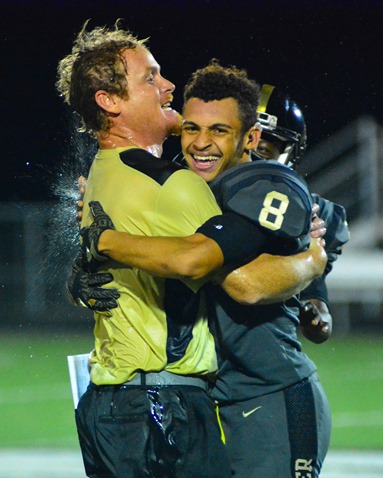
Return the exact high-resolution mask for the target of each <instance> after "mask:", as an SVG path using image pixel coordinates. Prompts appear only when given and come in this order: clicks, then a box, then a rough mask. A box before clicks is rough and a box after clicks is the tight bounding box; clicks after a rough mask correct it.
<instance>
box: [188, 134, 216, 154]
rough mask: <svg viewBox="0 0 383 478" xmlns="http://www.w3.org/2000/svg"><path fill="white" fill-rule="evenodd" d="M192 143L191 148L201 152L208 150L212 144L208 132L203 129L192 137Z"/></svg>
mask: <svg viewBox="0 0 383 478" xmlns="http://www.w3.org/2000/svg"><path fill="white" fill-rule="evenodd" d="M192 143H193V146H194V147H195V148H196V149H198V150H199V151H203V150H204V149H206V148H208V147H209V146H211V143H212V141H211V137H210V134H209V132H208V131H207V130H205V129H201V130H200V131H198V133H196V135H195V136H194V137H193V142H192Z"/></svg>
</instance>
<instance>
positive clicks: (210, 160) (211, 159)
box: [191, 154, 219, 164]
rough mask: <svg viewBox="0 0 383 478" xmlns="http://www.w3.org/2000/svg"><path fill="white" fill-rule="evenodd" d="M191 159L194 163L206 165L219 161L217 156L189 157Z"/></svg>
mask: <svg viewBox="0 0 383 478" xmlns="http://www.w3.org/2000/svg"><path fill="white" fill-rule="evenodd" d="M191 156H192V158H193V159H194V161H195V162H196V163H201V164H207V163H215V162H216V161H218V160H219V157H218V156H197V155H195V154H192V155H191Z"/></svg>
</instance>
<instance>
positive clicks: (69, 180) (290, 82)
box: [0, 0, 383, 478]
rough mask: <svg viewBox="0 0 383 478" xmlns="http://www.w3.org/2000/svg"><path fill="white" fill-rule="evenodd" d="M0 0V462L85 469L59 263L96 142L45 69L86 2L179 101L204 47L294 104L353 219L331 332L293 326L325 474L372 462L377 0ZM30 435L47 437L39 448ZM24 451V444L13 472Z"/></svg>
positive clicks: (38, 439)
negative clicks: (323, 436) (313, 396)
mask: <svg viewBox="0 0 383 478" xmlns="http://www.w3.org/2000/svg"><path fill="white" fill-rule="evenodd" d="M0 6H1V12H0V26H1V29H0V39H1V41H0V44H1V50H2V52H1V71H2V75H1V85H2V92H3V94H2V103H3V109H2V111H3V114H2V119H1V121H2V128H1V132H2V143H3V153H2V162H1V165H2V168H1V175H0V228H1V233H0V329H1V335H0V342H1V347H0V363H1V370H2V371H1V381H0V415H1V420H0V464H2V466H0V477H2V478H12V477H13V476H15V477H16V476H17V478H20V477H22V476H28V477H29V478H30V477H33V476H36V477H37V476H38V477H39V478H43V477H44V476H45V475H44V471H43V470H42V469H41V466H40V468H39V469H38V471H36V475H34V474H33V471H31V470H33V463H34V461H33V460H35V462H36V463H40V464H41V463H45V465H44V466H45V468H44V470H45V471H46V473H47V475H46V476H50V477H51V478H52V477H53V476H56V475H53V474H52V473H53V471H52V469H53V468H55V469H56V468H60V466H56V465H57V464H58V463H60V464H61V463H63V465H62V466H61V470H62V469H65V470H66V471H65V473H64V474H63V475H62V476H63V477H64V476H65V477H66V478H69V477H71V476H73V478H76V477H77V478H81V477H82V476H83V474H82V472H81V460H79V449H78V445H77V438H76V432H75V425H74V419H73V403H72V398H71V392H70V385H69V378H68V372H67V364H66V356H67V355H71V354H77V353H84V352H87V351H88V350H90V349H91V348H92V327H93V322H92V317H91V314H89V313H88V312H87V311H82V310H78V309H76V308H75V307H72V306H71V305H69V304H68V302H67V299H66V293H65V279H66V277H67V275H68V273H69V268H70V264H71V260H72V258H73V255H74V253H75V251H76V244H77V229H76V221H75V207H74V203H75V199H76V186H75V182H76V178H77V177H78V175H79V174H80V173H81V174H86V173H87V170H88V167H89V164H90V161H91V158H92V155H93V153H94V144H93V143H92V141H90V140H89V139H88V138H86V137H83V136H81V135H79V134H78V133H77V132H76V125H75V124H74V121H73V117H72V115H71V114H70V112H69V111H68V110H67V109H66V107H65V106H64V105H63V102H62V100H61V98H59V97H58V95H57V94H56V91H55V81H56V68H57V63H58V61H59V60H60V59H61V58H62V57H63V56H64V55H66V54H67V53H68V52H69V51H70V49H71V46H72V41H73V39H74V36H75V35H76V34H77V33H78V31H79V30H80V29H81V27H82V25H83V23H84V22H85V21H86V20H87V19H89V18H90V19H91V20H90V25H91V26H96V25H104V24H107V25H112V24H113V23H114V22H115V20H116V19H117V18H122V19H124V20H123V25H125V26H126V27H128V28H130V29H131V30H132V31H133V33H134V34H136V35H137V36H138V37H140V38H146V37H150V40H149V46H150V48H151V50H152V52H153V54H154V56H155V58H156V59H157V60H158V62H159V63H160V64H161V66H162V73H163V75H164V76H166V77H167V78H168V79H170V80H171V81H173V82H174V83H175V84H176V85H177V89H176V91H175V101H174V105H175V106H176V108H180V107H181V104H182V87H183V85H184V84H185V82H186V80H187V79H188V77H189V75H190V73H191V72H192V71H193V70H195V69H196V68H199V67H202V66H204V65H205V64H207V63H208V61H209V60H210V58H213V57H214V58H218V59H219V60H220V61H221V63H222V64H224V65H232V64H234V65H236V66H237V67H240V68H246V69H247V70H248V72H249V75H250V76H251V77H253V78H255V79H257V80H258V82H259V83H271V84H275V85H277V86H279V87H280V88H282V89H283V90H285V91H287V92H288V93H289V94H290V96H291V97H292V98H293V99H294V100H295V101H296V102H297V103H298V105H299V106H300V107H301V108H302V110H303V113H304V115H305V118H306V123H307V129H308V151H307V153H306V155H305V158H304V160H303V163H302V164H301V166H300V170H299V171H300V172H301V173H302V174H303V175H304V176H305V177H306V179H307V181H308V182H309V185H310V187H311V190H312V191H314V192H317V193H319V194H321V195H322V196H324V197H326V198H328V199H331V200H332V201H335V202H338V203H341V204H343V205H344V206H345V207H346V209H347V212H348V219H349V225H350V230H351V241H350V243H349V244H347V245H346V247H345V248H344V252H343V254H342V256H341V257H340V258H339V259H338V261H337V262H336V264H335V266H334V269H333V271H332V272H331V274H330V276H329V278H328V285H329V289H330V298H331V304H332V308H331V310H332V314H333V317H334V320H335V326H334V336H333V338H332V339H331V340H330V341H329V342H327V343H325V344H322V345H320V346H316V345H312V344H309V343H308V342H307V341H305V340H304V339H302V343H303V347H304V350H305V351H306V352H307V353H308V354H309V355H310V356H311V357H312V358H313V359H314V361H315V362H316V363H317V365H318V369H319V372H320V375H321V378H322V381H323V383H324V386H325V388H326V390H327V393H328V395H329V398H330V403H331V406H332V409H333V418H334V431H333V439H332V444H331V452H332V453H333V454H332V455H331V456H335V454H336V453H338V455H337V456H341V461H340V462H337V463H338V465H332V466H338V468H339V470H340V471H339V470H338V472H339V473H341V472H342V470H346V472H345V473H346V474H344V475H336V474H335V471H333V470H334V468H332V469H331V470H329V471H328V472H327V474H326V475H325V474H323V476H325V477H327V476H328V477H333V478H337V477H338V476H348V477H351V476H354V475H353V474H352V473H353V472H355V470H356V469H357V468H356V465H355V463H354V464H353V465H352V466H351V465H350V463H351V461H350V460H351V458H350V456H351V457H353V458H354V459H355V457H356V456H359V455H358V454H357V453H356V452H360V451H364V452H365V453H367V452H368V453H369V454H367V455H363V456H364V457H365V459H364V461H362V463H363V464H362V465H361V467H362V468H361V469H363V472H360V473H359V475H358V476H363V477H364V478H368V477H369V476H383V465H382V464H381V459H380V457H381V456H382V454H383V406H382V400H381V397H382V395H383V355H382V352H381V350H382V345H381V344H382V340H381V339H382V331H383V305H382V304H383V250H382V249H383V219H382V218H383V214H382V206H383V148H382V137H383V136H382V125H383V87H382V84H383V81H382V80H383V78H382V77H383V70H382V54H381V52H380V48H381V45H382V35H381V25H382V22H383V5H382V2H381V1H379V0H376V1H373V0H364V1H363V2H360V1H355V0H336V1H334V0H332V1H327V0H321V1H320V2H318V1H315V0H305V1H304V2H303V1H300V0H290V1H287V0H286V1H283V0H279V1H277V0H267V1H266V0H264V1H261V0H252V1H251V0H139V1H132V0H125V1H119V0H116V1H113V0H109V1H101V0H92V1H90V0H82V1H81V2H77V1H71V0H65V1H64V0H50V1H39V0H35V1H27V0H24V1H21V0H12V1H10V2H8V1H5V0H2V1H1V2H0ZM178 151H179V146H178V140H177V139H176V138H171V139H170V140H168V142H167V144H166V146H165V154H167V155H168V156H169V157H173V156H174V155H175V154H177V153H178ZM36 450H38V452H39V453H41V452H42V451H44V450H45V451H47V452H46V453H45V455H44V459H43V458H42V455H41V454H40V455H35V452H36ZM52 450H55V452H53V451H52ZM350 450H351V455H342V454H341V453H349V452H350ZM20 451H22V455H21V456H23V457H27V456H28V457H29V458H30V461H29V471H28V472H25V473H26V474H25V475H23V472H22V471H21V469H20V468H18V467H19V466H21V465H20V463H21V462H20V460H19V456H20V455H19V453H20ZM66 453H69V455H67V454H66ZM72 453H73V455H72ZM339 453H340V455H339ZM73 456H74V457H75V458H74V460H75V461H74V464H73V460H72V458H73ZM342 457H343V458H342ZM342 459H343V461H342ZM49 460H51V461H49ZM60 460H61V461H60ZM71 460H72V461H71ZM362 460H363V458H362ZM375 460H376V461H375ZM5 463H11V464H10V465H9V468H6V466H5ZM339 463H341V464H339ZM366 463H369V471H368V473H370V474H368V473H367V471H366ZM36 466H37V465H36ZM71 467H72V468H73V470H72V468H71ZM79 467H80V468H79ZM347 467H350V468H349V469H348V468H347ZM79 469H80V471H79ZM4 470H5V471H4ZM12 470H16V471H15V473H16V474H14V475H13V474H12V473H13V472H12ZM69 470H72V474H70V473H71V472H70V471H69ZM347 470H348V471H347ZM2 473H3V474H2ZM48 473H49V474H48ZM57 473H59V470H58V471H57ZM57 476H61V475H60V474H57ZM355 476H357V475H356V474H355Z"/></svg>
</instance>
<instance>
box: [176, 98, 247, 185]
mask: <svg viewBox="0 0 383 478" xmlns="http://www.w3.org/2000/svg"><path fill="white" fill-rule="evenodd" d="M241 128H242V122H241V120H240V116H239V111H238V105H237V102H236V101H235V100H234V99H233V98H225V99H223V100H219V101H218V100H214V101H208V102H204V101H202V100H200V99H198V98H191V99H189V100H188V101H187V102H186V104H185V105H184V110H183V125H182V135H181V144H182V151H183V154H184V157H185V159H186V162H187V164H188V166H189V168H190V169H191V170H193V171H194V172H196V173H197V174H198V175H199V176H201V177H202V178H203V179H204V180H205V181H207V182H209V181H212V180H213V179H214V178H215V177H216V176H217V175H218V174H220V173H221V172H223V171H225V170H227V169H229V168H232V167H233V166H235V165H237V164H239V163H240V162H243V161H245V160H247V157H246V158H245V159H244V150H245V144H246V135H244V134H243V133H242V131H241Z"/></svg>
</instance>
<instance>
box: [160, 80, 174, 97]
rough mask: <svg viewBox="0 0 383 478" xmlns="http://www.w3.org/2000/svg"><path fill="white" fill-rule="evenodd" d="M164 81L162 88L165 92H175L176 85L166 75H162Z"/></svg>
mask: <svg viewBox="0 0 383 478" xmlns="http://www.w3.org/2000/svg"><path fill="white" fill-rule="evenodd" d="M162 82H163V83H162V89H163V91H164V92H166V93H173V91H174V90H175V89H176V85H175V84H174V83H172V82H171V81H169V80H167V79H166V78H164V77H162Z"/></svg>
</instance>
